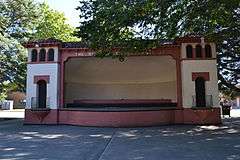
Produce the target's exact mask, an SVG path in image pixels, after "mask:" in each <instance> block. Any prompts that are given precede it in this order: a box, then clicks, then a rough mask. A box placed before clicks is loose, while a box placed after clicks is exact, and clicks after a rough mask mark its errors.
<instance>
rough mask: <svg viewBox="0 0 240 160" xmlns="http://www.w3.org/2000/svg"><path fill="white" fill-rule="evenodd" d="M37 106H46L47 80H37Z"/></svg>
mask: <svg viewBox="0 0 240 160" xmlns="http://www.w3.org/2000/svg"><path fill="white" fill-rule="evenodd" d="M37 95H38V97H37V106H38V108H46V106H47V82H46V81H44V80H40V81H38V82H37Z"/></svg>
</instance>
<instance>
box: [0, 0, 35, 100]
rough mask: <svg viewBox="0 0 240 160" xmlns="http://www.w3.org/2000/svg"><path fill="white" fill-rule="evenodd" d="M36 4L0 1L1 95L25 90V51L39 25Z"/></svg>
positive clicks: (28, 1) (25, 0)
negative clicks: (25, 44) (8, 91)
mask: <svg viewBox="0 0 240 160" xmlns="http://www.w3.org/2000/svg"><path fill="white" fill-rule="evenodd" d="M39 14H40V12H39V11H38V5H37V4H36V3H34V2H33V1H32V0H6V1H0V24H1V25H0V96H1V97H4V96H3V95H5V93H6V92H7V90H11V89H13V90H19V91H25V77H26V50H25V49H24V48H23V47H22V45H21V43H23V42H25V41H26V40H28V37H30V36H31V35H32V34H33V32H34V29H35V26H36V25H37V22H38V17H39V16H38V15H39Z"/></svg>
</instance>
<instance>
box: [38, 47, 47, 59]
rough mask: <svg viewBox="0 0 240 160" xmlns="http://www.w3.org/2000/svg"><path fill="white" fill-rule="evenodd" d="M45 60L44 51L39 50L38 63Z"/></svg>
mask: <svg viewBox="0 0 240 160" xmlns="http://www.w3.org/2000/svg"><path fill="white" fill-rule="evenodd" d="M45 60H46V50H45V49H41V50H40V53H39V61H41V62H43V61H45Z"/></svg>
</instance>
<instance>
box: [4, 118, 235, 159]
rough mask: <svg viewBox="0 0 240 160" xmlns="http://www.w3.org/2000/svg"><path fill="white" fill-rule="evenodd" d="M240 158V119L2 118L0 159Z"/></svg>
mask: <svg viewBox="0 0 240 160" xmlns="http://www.w3.org/2000/svg"><path fill="white" fill-rule="evenodd" d="M28 159H38V160H55V159H57V160H62V159H67V160H69V159H70V160H75V159H76V160H98V159H101V160H143V159H144V160H145V159H146V160H155V159H156V160H159V159H163V160H171V159H186V160H188V159H189V160H190V159H191V160H192V159H195V160H202V159H209V160H212V159H217V160H220V159H227V160H238V159H240V118H228V119H224V124H223V125H220V126H192V125H172V126H159V127H146V128H94V127H78V126H64V125H60V126H51V125H23V124H22V121H21V120H13V121H4V122H0V160H28Z"/></svg>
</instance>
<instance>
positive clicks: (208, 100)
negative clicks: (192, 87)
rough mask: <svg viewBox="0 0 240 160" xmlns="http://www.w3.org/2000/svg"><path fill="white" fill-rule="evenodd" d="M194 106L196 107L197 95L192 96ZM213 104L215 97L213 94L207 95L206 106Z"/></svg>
mask: <svg viewBox="0 0 240 160" xmlns="http://www.w3.org/2000/svg"><path fill="white" fill-rule="evenodd" d="M192 106H193V107H196V96H195V95H193V96H192ZM212 106H213V99H212V95H206V107H212Z"/></svg>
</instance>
